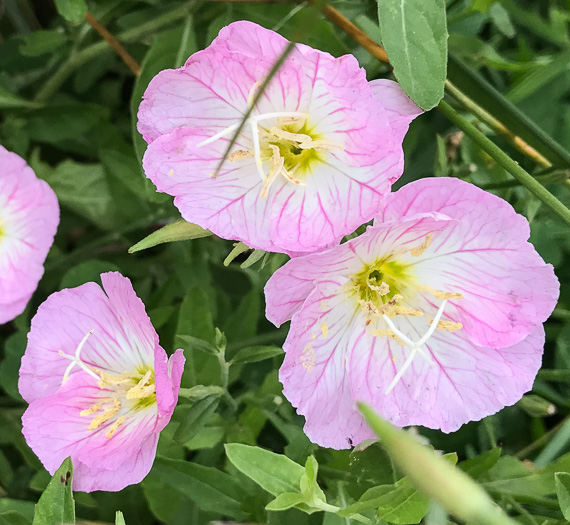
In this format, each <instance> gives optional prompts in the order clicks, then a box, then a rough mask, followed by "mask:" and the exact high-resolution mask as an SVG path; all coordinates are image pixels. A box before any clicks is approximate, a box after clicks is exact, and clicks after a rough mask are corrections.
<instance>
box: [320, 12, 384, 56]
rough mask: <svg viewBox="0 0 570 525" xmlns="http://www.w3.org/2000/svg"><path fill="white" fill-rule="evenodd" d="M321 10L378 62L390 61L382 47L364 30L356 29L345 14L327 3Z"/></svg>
mask: <svg viewBox="0 0 570 525" xmlns="http://www.w3.org/2000/svg"><path fill="white" fill-rule="evenodd" d="M322 11H323V14H324V15H325V16H326V17H327V18H328V19H329V20H330V21H331V22H332V23H333V24H335V25H337V26H338V27H340V28H341V29H342V30H343V31H344V32H345V33H346V34H347V35H348V36H350V37H352V38H353V39H354V40H355V41H356V43H357V44H360V45H361V46H362V47H363V48H364V49H366V51H368V52H369V53H370V54H371V55H372V56H374V57H376V58H377V59H378V60H380V62H386V63H390V61H389V60H388V55H387V54H386V51H384V48H383V47H380V46H379V45H378V44H377V43H376V42H375V41H374V40H372V39H371V38H370V37H369V36H368V35H367V34H366V33H365V32H364V31H361V30H360V29H358V27H356V26H355V25H354V24H353V23H352V22H351V21H350V20H349V19H348V18H346V16H344V15H343V14H342V13H340V12H339V11H337V10H336V9H335V8H334V7H331V6H330V5H328V4H326V5H325V6H323V8H322Z"/></svg>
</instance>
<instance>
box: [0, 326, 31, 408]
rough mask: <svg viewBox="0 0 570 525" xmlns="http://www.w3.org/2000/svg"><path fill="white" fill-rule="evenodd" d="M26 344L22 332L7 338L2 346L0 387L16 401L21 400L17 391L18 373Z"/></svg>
mask: <svg viewBox="0 0 570 525" xmlns="http://www.w3.org/2000/svg"><path fill="white" fill-rule="evenodd" d="M26 344H27V338H26V334H25V333H23V332H17V333H15V334H13V335H11V336H10V337H8V338H7V339H6V342H5V345H4V359H3V360H2V362H1V363H0V385H2V388H3V389H4V390H5V391H6V393H7V394H8V395H10V396H11V397H12V398H14V399H16V400H18V401H20V400H22V397H21V396H20V392H19V391H18V371H19V370H20V365H21V360H22V356H23V355H24V350H25V349H26Z"/></svg>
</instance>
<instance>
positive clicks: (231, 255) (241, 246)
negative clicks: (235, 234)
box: [224, 241, 251, 266]
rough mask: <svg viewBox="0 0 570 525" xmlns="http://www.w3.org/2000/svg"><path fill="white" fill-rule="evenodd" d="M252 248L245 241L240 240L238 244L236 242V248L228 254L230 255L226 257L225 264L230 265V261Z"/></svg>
mask: <svg viewBox="0 0 570 525" xmlns="http://www.w3.org/2000/svg"><path fill="white" fill-rule="evenodd" d="M250 249H251V248H250V247H249V246H248V245H247V244H245V243H243V242H241V241H240V242H238V243H236V244H234V248H233V249H232V251H231V252H230V253H229V254H228V256H227V257H226V258H225V259H224V266H229V265H230V263H231V262H232V261H233V260H234V259H235V258H236V257H237V256H238V255H241V254H242V253H244V252H247V251H248V250H250Z"/></svg>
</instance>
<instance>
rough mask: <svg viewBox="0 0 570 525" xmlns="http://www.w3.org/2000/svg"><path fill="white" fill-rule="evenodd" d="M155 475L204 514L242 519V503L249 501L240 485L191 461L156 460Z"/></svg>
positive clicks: (230, 477) (217, 471)
mask: <svg viewBox="0 0 570 525" xmlns="http://www.w3.org/2000/svg"><path fill="white" fill-rule="evenodd" d="M153 473H154V474H156V475H158V476H159V477H160V478H161V479H162V480H164V482H165V483H167V484H168V485H170V486H171V487H172V488H173V489H174V490H176V491H178V492H180V493H182V494H183V495H184V496H186V497H188V498H190V499H191V500H192V501H194V502H195V503H196V505H197V506H198V507H199V508H200V509H202V510H205V511H211V512H216V513H218V514H225V515H227V516H230V517H232V518H235V519H237V520H240V519H241V518H242V517H243V512H242V510H241V507H242V504H241V502H242V501H243V500H244V499H245V498H246V497H247V493H246V492H245V491H244V489H243V487H242V486H241V484H240V482H239V481H238V480H236V479H235V478H233V477H232V476H230V475H229V474H226V473H225V472H222V471H220V470H218V469H217V468H214V467H205V466H203V465H198V464H196V463H190V462H188V461H180V460H174V459H166V458H160V457H159V458H157V459H156V461H155V463H154V466H153Z"/></svg>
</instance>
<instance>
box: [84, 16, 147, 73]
mask: <svg viewBox="0 0 570 525" xmlns="http://www.w3.org/2000/svg"><path fill="white" fill-rule="evenodd" d="M85 21H86V22H87V23H88V24H89V25H90V26H91V27H92V28H93V29H95V31H97V33H99V34H100V35H101V36H102V37H103V39H104V40H106V41H107V42H108V44H109V45H110V46H111V47H112V48H113V49H114V50H115V52H116V53H117V55H119V56H120V57H121V60H122V61H123V62H124V63H125V64H126V65H127V67H128V68H129V69H130V70H131V71H132V72H133V74H134V75H137V76H138V75H140V72H141V66H140V65H139V63H138V62H137V61H136V60H135V59H134V58H133V57H132V56H131V55H130V53H129V52H128V51H127V50H126V49H125V48H124V47H123V45H122V44H121V42H119V41H118V40H117V39H116V38H115V37H114V36H113V35H112V34H111V33H110V32H109V30H108V29H107V28H106V27H105V26H103V24H101V22H99V20H97V19H96V18H95V17H94V16H93V14H92V13H91V12H90V11H87V14H86V15H85Z"/></svg>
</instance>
